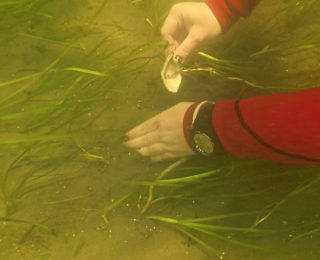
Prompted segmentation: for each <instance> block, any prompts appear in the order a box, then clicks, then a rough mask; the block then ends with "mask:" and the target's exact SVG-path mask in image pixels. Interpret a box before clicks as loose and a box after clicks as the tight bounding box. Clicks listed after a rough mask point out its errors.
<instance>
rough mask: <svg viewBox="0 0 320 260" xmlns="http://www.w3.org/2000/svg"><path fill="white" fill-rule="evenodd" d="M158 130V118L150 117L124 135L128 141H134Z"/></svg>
mask: <svg viewBox="0 0 320 260" xmlns="http://www.w3.org/2000/svg"><path fill="white" fill-rule="evenodd" d="M158 128H159V120H158V116H155V117H152V118H150V119H149V120H147V121H145V122H143V123H142V124H140V125H138V126H137V127H135V128H133V129H132V130H130V131H129V132H127V133H126V134H125V135H126V136H127V137H129V139H134V138H137V137H140V136H143V135H145V134H147V133H149V132H152V131H155V130H156V129H158Z"/></svg>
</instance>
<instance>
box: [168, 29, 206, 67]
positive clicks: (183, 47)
mask: <svg viewBox="0 0 320 260" xmlns="http://www.w3.org/2000/svg"><path fill="white" fill-rule="evenodd" d="M200 43H201V40H200V39H199V37H197V36H196V35H195V34H194V33H192V32H191V33H189V34H188V35H187V37H186V38H185V39H184V41H183V42H182V43H181V44H180V46H179V47H178V48H177V49H176V51H175V53H174V57H175V60H177V59H176V57H177V56H180V57H181V58H182V60H183V61H185V60H186V59H187V58H188V57H189V55H190V54H191V53H192V52H193V51H194V50H195V49H196V48H197V47H198V45H199V44H200Z"/></svg>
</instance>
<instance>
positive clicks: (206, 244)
mask: <svg viewBox="0 0 320 260" xmlns="http://www.w3.org/2000/svg"><path fill="white" fill-rule="evenodd" d="M176 229H177V230H179V231H180V232H181V233H183V234H184V235H186V236H187V237H189V238H191V239H192V240H193V241H195V242H197V243H198V244H199V245H201V246H202V247H204V248H206V249H207V250H209V251H211V252H212V253H214V254H215V255H216V256H217V257H219V258H221V257H222V253H221V252H220V251H218V250H217V249H215V248H213V247H212V246H210V245H208V243H206V242H204V241H203V240H201V239H199V238H198V237H196V236H194V235H192V234H191V233H190V232H188V231H186V230H184V229H182V228H180V227H176Z"/></svg>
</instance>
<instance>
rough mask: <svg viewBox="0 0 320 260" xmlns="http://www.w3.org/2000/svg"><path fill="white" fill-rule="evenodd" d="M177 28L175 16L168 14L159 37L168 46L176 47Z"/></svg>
mask: <svg viewBox="0 0 320 260" xmlns="http://www.w3.org/2000/svg"><path fill="white" fill-rule="evenodd" d="M178 28H179V25H178V22H177V18H176V16H174V15H172V14H169V15H168V17H167V18H166V20H165V21H164V23H163V26H162V28H161V35H162V37H163V38H164V39H165V40H166V41H168V43H169V44H170V45H177V33H178Z"/></svg>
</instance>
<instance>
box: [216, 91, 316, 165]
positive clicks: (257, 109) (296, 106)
mask: <svg viewBox="0 0 320 260" xmlns="http://www.w3.org/2000/svg"><path fill="white" fill-rule="evenodd" d="M212 125H213V128H214V129H215V131H216V134H217V136H218V137H219V140H220V141H221V143H222V145H223V147H224V149H225V150H226V151H227V152H229V153H230V154H233V155H236V156H240V157H257V158H264V159H269V160H273V161H278V162H284V163H293V164H320V87H317V88H311V89H307V90H301V91H298V92H293V93H278V94H274V95H270V96H262V97H254V98H248V99H243V100H241V101H237V100H224V101H221V102H219V103H217V104H216V106H215V108H214V110H213V112H212Z"/></svg>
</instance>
